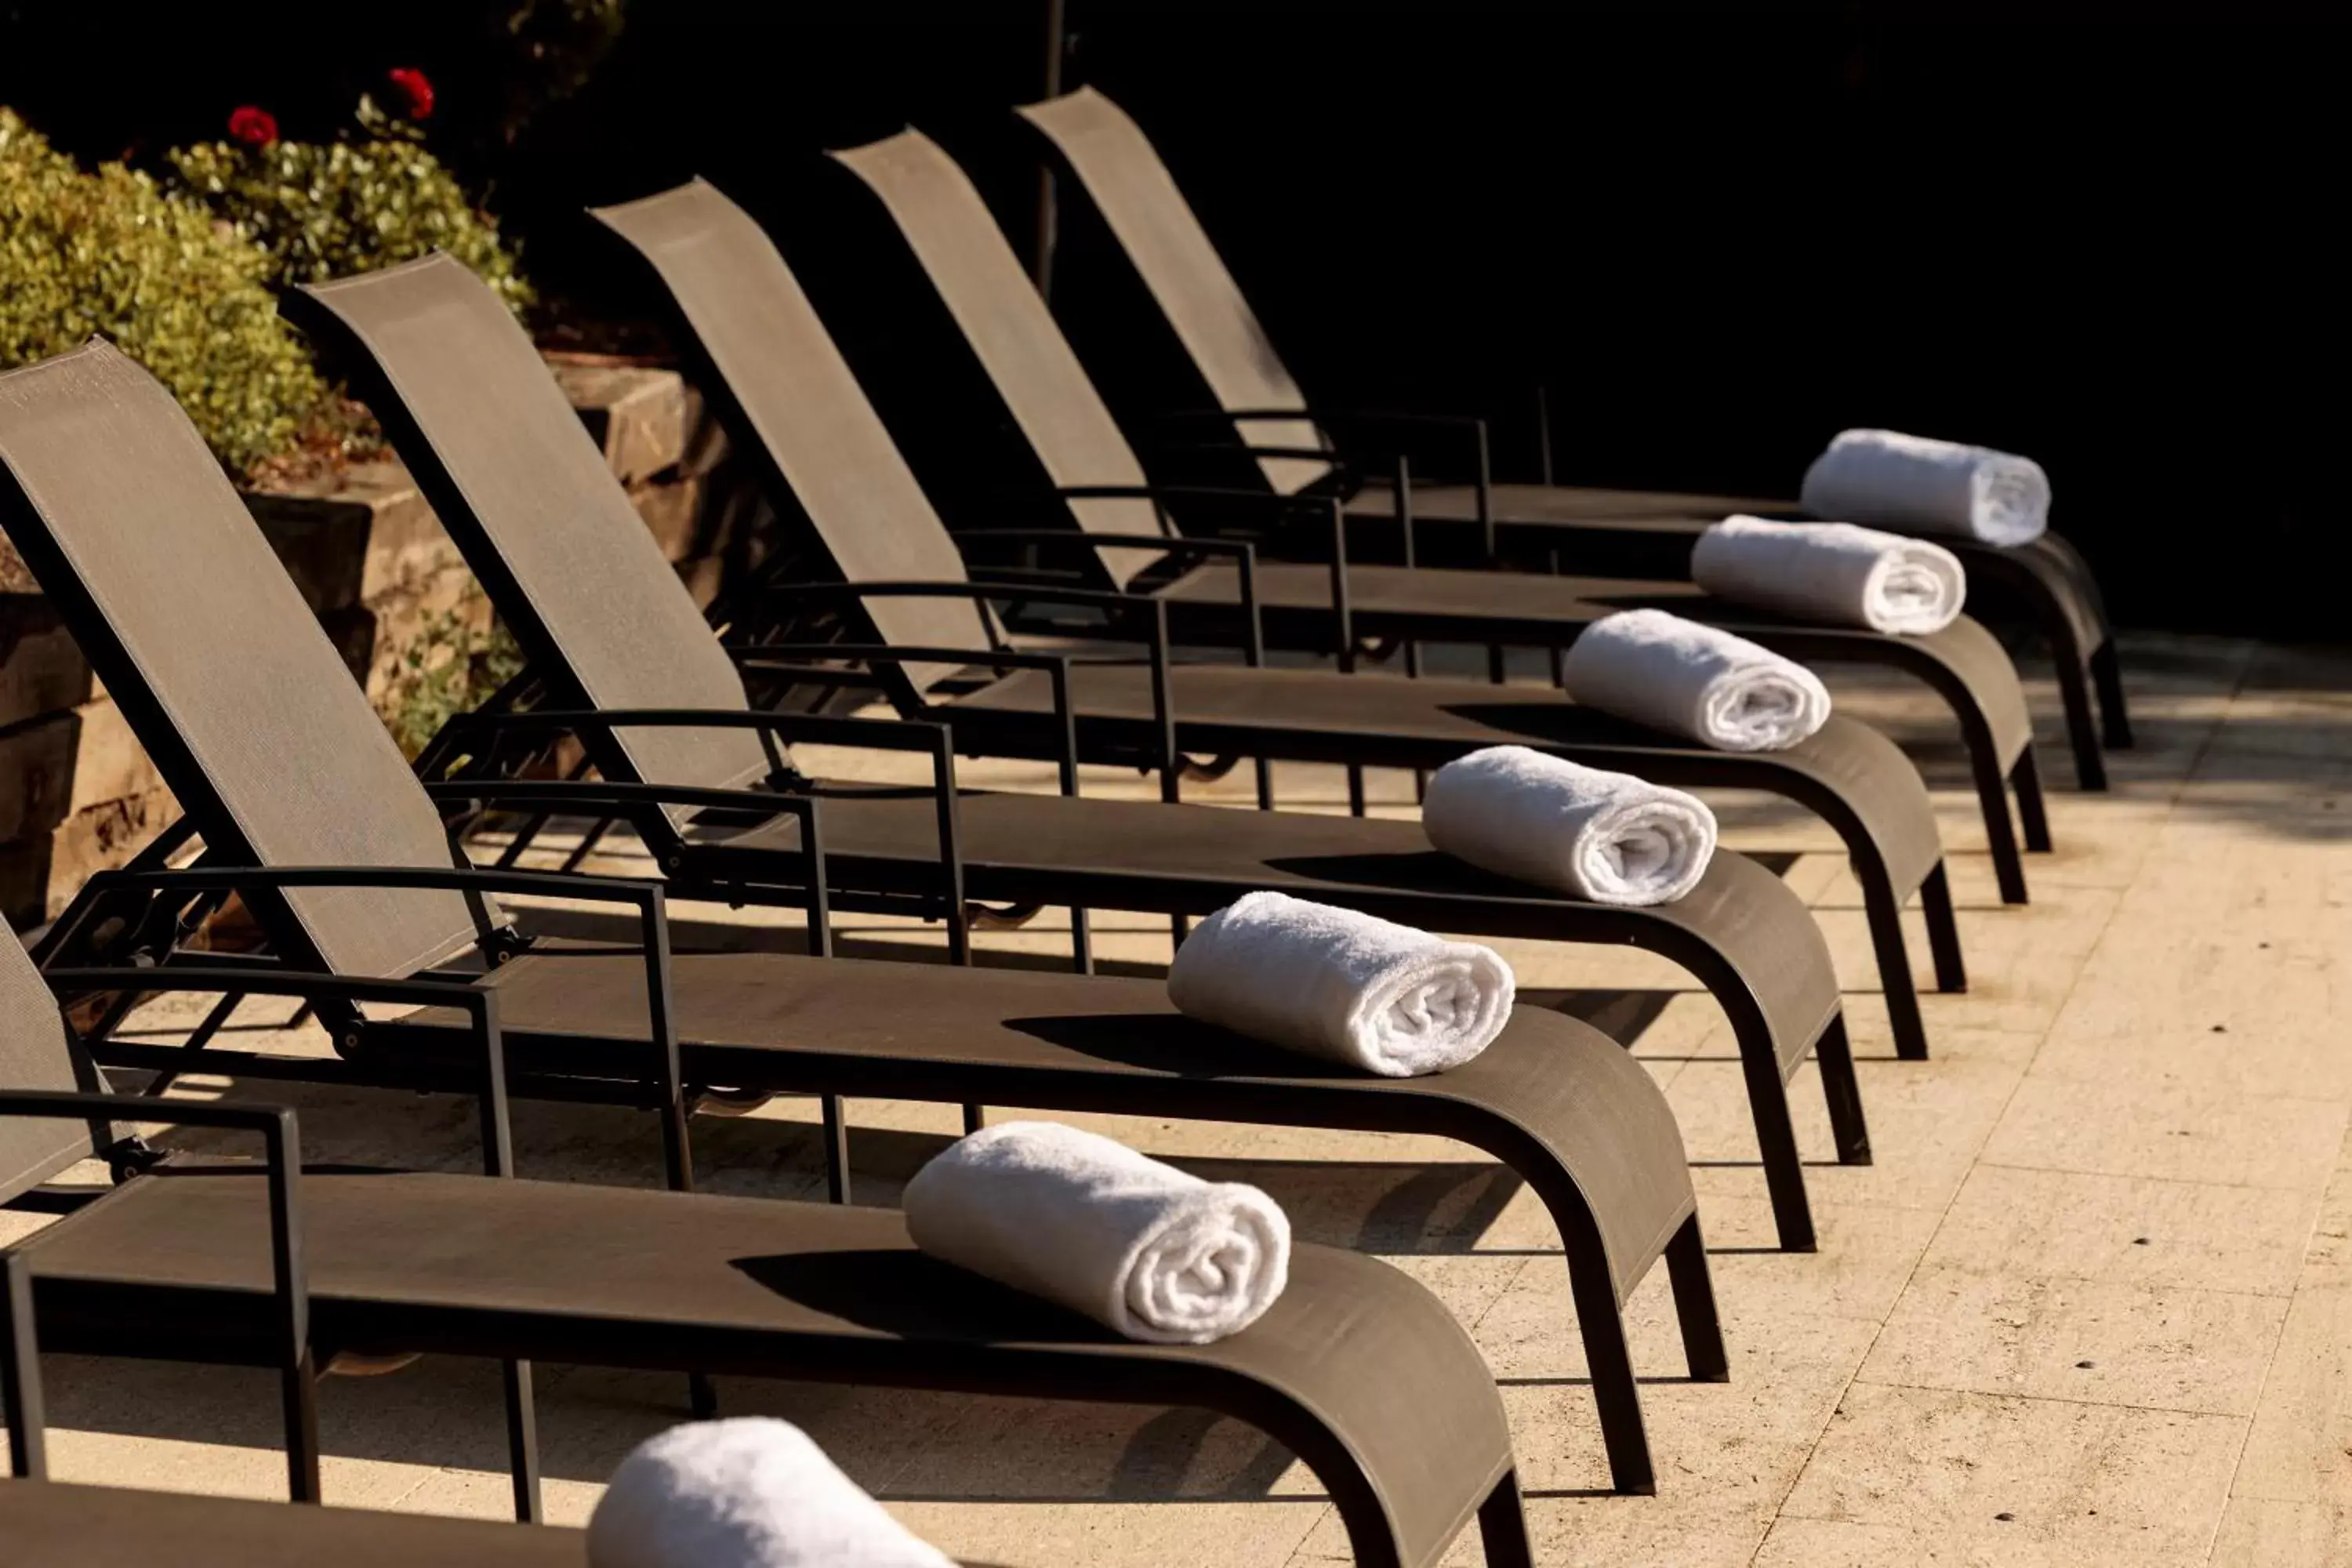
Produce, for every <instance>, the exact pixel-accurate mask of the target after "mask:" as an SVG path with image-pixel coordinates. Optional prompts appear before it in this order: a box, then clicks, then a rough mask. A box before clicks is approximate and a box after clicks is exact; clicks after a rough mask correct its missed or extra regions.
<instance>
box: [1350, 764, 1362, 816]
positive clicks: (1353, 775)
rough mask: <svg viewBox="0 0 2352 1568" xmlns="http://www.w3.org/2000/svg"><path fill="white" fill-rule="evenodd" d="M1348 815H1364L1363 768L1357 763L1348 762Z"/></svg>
mask: <svg viewBox="0 0 2352 1568" xmlns="http://www.w3.org/2000/svg"><path fill="white" fill-rule="evenodd" d="M1348 815H1349V816H1363V815H1364V770H1363V766H1362V764H1361V763H1349V764H1348Z"/></svg>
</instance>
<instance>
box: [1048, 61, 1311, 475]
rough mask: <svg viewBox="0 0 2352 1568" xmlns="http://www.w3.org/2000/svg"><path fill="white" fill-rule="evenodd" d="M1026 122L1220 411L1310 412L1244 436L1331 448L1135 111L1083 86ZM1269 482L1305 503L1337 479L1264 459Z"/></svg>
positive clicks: (1293, 462) (1253, 441) (1250, 426)
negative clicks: (1050, 150)
mask: <svg viewBox="0 0 2352 1568" xmlns="http://www.w3.org/2000/svg"><path fill="white" fill-rule="evenodd" d="M1018 112H1019V114H1020V115H1021V117H1022V118H1023V119H1024V120H1026V121H1029V123H1030V124H1032V125H1034V126H1035V127H1036V128H1037V129H1038V130H1040V131H1042V132H1045V135H1046V137H1047V139H1049V140H1050V141H1051V142H1053V143H1054V145H1055V147H1056V148H1058V149H1060V151H1061V154H1062V156H1063V157H1064V158H1065V159H1066V160H1067V161H1068V163H1069V165H1070V167H1071V169H1072V170H1074V171H1075V172H1076V174H1077V176H1078V183H1079V184H1083V185H1085V186H1086V188H1087V197H1088V198H1089V199H1090V200H1092V201H1093V203H1094V204H1095V210H1096V211H1097V212H1099V213H1101V214H1102V216H1103V221H1104V222H1105V223H1107V224H1108V225H1109V226H1110V231H1111V233H1112V235H1113V236H1115V237H1117V238H1118V243H1119V248H1120V249H1122V250H1124V251H1126V252H1127V258H1128V259H1129V261H1130V262H1132V263H1134V265H1135V270H1136V271H1137V273H1138V274H1139V275H1140V276H1141V277H1142V279H1143V286H1144V287H1145V288H1146V289H1150V290H1151V297H1152V299H1154V300H1157V301H1159V304H1160V310H1161V312H1162V313H1164V314H1165V315H1166V316H1167V318H1168V324H1169V325H1170V326H1171V327H1172V328H1174V329H1175V332H1176V336H1177V339H1178V340H1179V341H1180V342H1182V343H1183V345H1184V352H1185V353H1188V354H1190V355H1191V356H1192V363H1193V364H1194V365H1195V366H1196V367H1198V368H1199V370H1200V373H1201V379H1202V380H1203V381H1205V382H1207V383H1208V384H1209V393H1210V395H1211V396H1213V397H1214V398H1215V399H1216V400H1217V406H1219V407H1220V408H1225V409H1231V410H1234V411H1235V412H1239V411H1241V410H1244V409H1289V408H1296V409H1298V410H1300V411H1301V416H1300V417H1299V418H1297V419H1295V420H1279V419H1277V420H1253V421H1251V422H1249V423H1247V424H1244V425H1238V426H1235V428H1236V429H1237V430H1238V432H1239V433H1240V435H1241V437H1242V439H1243V440H1244V441H1245V442H1247V443H1248V444H1249V445H1251V446H1254V447H1294V448H1303V447H1317V448H1321V447H1327V446H1328V442H1326V441H1325V440H1324V438H1323V432H1322V431H1320V430H1319V429H1318V428H1316V426H1315V424H1314V422H1313V421H1312V420H1310V419H1308V418H1307V417H1306V416H1305V413H1304V411H1305V409H1306V407H1307V395H1306V394H1305V393H1304V392H1302V391H1300V390H1299V386H1298V383H1297V381H1296V380H1294V379H1293V378H1292V376H1291V374H1290V372H1289V371H1288V370H1287V369H1286V367H1285V366H1284V365H1283V363H1282V358H1281V356H1280V355H1278V354H1276V353H1275V352H1274V342H1273V340H1271V339H1270V338H1268V337H1267V336H1266V335H1265V328H1264V327H1262V326H1260V325H1259V324H1258V320H1257V314H1256V312H1255V311H1254V310H1251V309H1250V307H1249V301H1248V300H1245V299H1244V298H1243V297H1242V290H1241V286H1240V285H1239V284H1237V283H1235V282H1234V275H1233V273H1232V272H1230V271H1229V270H1227V269H1226V267H1225V262H1224V258H1223V257H1221V256H1219V255H1218V254H1217V248H1216V247H1215V246H1213V245H1212V244H1210V243H1209V234H1208V231H1207V230H1206V229H1204V228H1202V226H1201V220H1200V218H1199V217H1197V216H1194V214H1193V212H1192V204H1191V203H1190V202H1188V201H1186V200H1185V199H1184V193H1183V192H1181V191H1180V190H1178V189H1177V188H1176V181H1175V179H1174V178H1173V177H1172V176H1171V175H1170V174H1169V173H1168V165H1167V164H1165V163H1161V162H1160V154H1159V153H1158V152H1156V151H1154V150H1153V148H1152V145H1151V143H1150V142H1149V141H1147V140H1146V139H1145V138H1144V134H1143V132H1142V129H1141V128H1140V127H1139V126H1138V125H1137V124H1136V123H1135V121H1132V120H1130V119H1129V118H1128V114H1127V110H1123V109H1121V108H1120V107H1119V106H1118V104H1116V103H1113V102H1112V101H1111V100H1109V99H1108V98H1105V97H1104V96H1103V95H1102V94H1101V93H1098V92H1097V91H1096V90H1095V89H1093V88H1090V87H1082V88H1080V89H1077V90H1076V92H1066V93H1064V94H1063V95H1062V96H1061V97H1059V98H1049V99H1047V100H1045V102H1043V103H1030V104H1024V105H1022V106H1021V107H1020V109H1019V110H1018ZM1258 467H1259V468H1260V469H1261V470H1263V471H1264V473H1265V479H1266V483H1268V484H1270V485H1272V486H1273V487H1274V488H1275V489H1276V491H1278V492H1280V493H1281V494H1283V495H1296V494H1297V493H1298V492H1299V491H1300V490H1303V489H1306V488H1307V486H1308V485H1311V484H1313V483H1314V482H1315V481H1316V480H1318V479H1322V478H1323V477H1325V476H1326V475H1328V473H1329V472H1330V471H1331V466H1330V465H1329V464H1328V463H1325V462H1322V461H1319V460H1318V459H1316V458H1259V459H1258Z"/></svg>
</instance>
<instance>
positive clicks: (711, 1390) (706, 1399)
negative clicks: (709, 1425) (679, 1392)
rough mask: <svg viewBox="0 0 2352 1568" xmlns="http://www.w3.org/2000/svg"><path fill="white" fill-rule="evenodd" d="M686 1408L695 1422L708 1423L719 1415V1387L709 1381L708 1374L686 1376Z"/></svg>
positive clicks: (696, 1373) (698, 1373) (692, 1373)
mask: <svg viewBox="0 0 2352 1568" xmlns="http://www.w3.org/2000/svg"><path fill="white" fill-rule="evenodd" d="M686 1407H687V1409H688V1410H689V1411H691V1412H693V1414H694V1418H695V1419H696V1420H697V1421H709V1420H710V1419H711V1418H713V1417H714V1416H716V1415H718V1414H719V1385H718V1384H715V1383H713V1382H711V1381H710V1374H709V1373H707V1372H689V1373H687V1374H686Z"/></svg>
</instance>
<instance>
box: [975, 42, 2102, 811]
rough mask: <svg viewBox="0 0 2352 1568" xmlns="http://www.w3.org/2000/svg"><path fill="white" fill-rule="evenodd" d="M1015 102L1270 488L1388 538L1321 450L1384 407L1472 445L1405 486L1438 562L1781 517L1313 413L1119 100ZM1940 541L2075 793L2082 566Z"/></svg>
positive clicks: (2058, 551) (1651, 551)
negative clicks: (1982, 598)
mask: <svg viewBox="0 0 2352 1568" xmlns="http://www.w3.org/2000/svg"><path fill="white" fill-rule="evenodd" d="M1018 112H1019V113H1020V114H1021V116H1022V117H1023V118H1024V119H1025V120H1026V121H1028V122H1029V123H1030V124H1032V125H1034V126H1035V127H1036V128H1037V129H1038V130H1039V131H1040V132H1043V133H1044V134H1045V136H1046V138H1047V139H1048V140H1050V141H1051V142H1052V143H1053V145H1054V147H1055V150H1056V151H1057V152H1058V153H1059V154H1060V156H1061V157H1062V159H1063V160H1064V161H1065V162H1066V163H1068V165H1069V166H1070V168H1071V170H1072V171H1073V172H1074V173H1075V174H1076V175H1077V178H1078V181H1079V183H1080V184H1082V185H1084V186H1085V188H1086V191H1087V195H1088V197H1089V198H1090V199H1091V200H1092V201H1093V203H1094V205H1095V208H1096V210H1097V211H1098V212H1099V213H1101V215H1102V216H1103V218H1104V220H1105V222H1106V223H1107V224H1108V226H1109V228H1110V230H1111V233H1112V235H1113V236H1114V237H1116V238H1117V240H1118V244H1119V246H1120V247H1121V248H1122V249H1123V250H1125V251H1126V253H1127V256H1128V259H1129V261H1130V262H1132V263H1133V264H1134V266H1135V268H1136V270H1137V272H1138V273H1139V274H1140V275H1141V277H1142V279H1143V282H1144V285H1145V287H1146V288H1147V289H1149V290H1150V294H1151V297H1152V298H1153V300H1155V301H1157V302H1158V304H1159V306H1160V310H1161V311H1162V312H1163V313H1164V314H1165V315H1166V317H1167V320H1168V324H1169V326H1170V327H1171V329H1172V330H1173V331H1174V332H1175V335H1176V337H1177V338H1178V339H1179V340H1180V341H1181V344H1182V347H1183V349H1184V352H1185V353H1186V354H1187V355H1189V356H1190V358H1191V360H1192V363H1193V365H1194V367H1195V368H1196V369H1197V370H1198V371H1199V373H1200V374H1201V377H1202V381H1203V382H1204V383H1205V384H1206V386H1207V389H1208V392H1209V394H1210V396H1211V399H1212V401H1213V404H1214V405H1216V409H1217V411H1218V412H1219V414H1221V415H1222V416H1223V417H1224V418H1225V419H1228V420H1231V421H1234V424H1235V426H1236V428H1238V429H1240V430H1241V431H1242V432H1243V444H1244V446H1245V447H1252V448H1257V449H1259V450H1258V457H1257V467H1258V469H1259V471H1260V473H1261V474H1262V475H1263V476H1264V478H1265V482H1266V484H1267V485H1268V486H1270V487H1271V488H1272V489H1274V490H1275V491H1276V492H1278V493H1280V494H1284V495H1293V494H1300V493H1307V494H1339V495H1344V496H1345V497H1346V498H1347V504H1348V508H1349V513H1350V515H1351V516H1353V517H1354V518H1356V519H1358V520H1359V521H1361V522H1362V523H1364V524H1367V525H1370V527H1372V528H1377V529H1380V530H1381V531H1384V532H1386V533H1387V534H1389V535H1390V536H1391V537H1393V536H1394V534H1395V532H1396V529H1395V519H1396V515H1397V514H1396V505H1395V500H1394V491H1393V488H1392V487H1391V486H1388V485H1385V484H1382V483H1381V482H1378V481H1376V480H1363V479H1361V478H1360V476H1356V475H1353V474H1351V473H1350V472H1349V470H1348V469H1347V468H1346V466H1345V464H1344V463H1343V461H1342V456H1343V454H1342V453H1341V451H1340V450H1339V449H1338V448H1337V447H1334V446H1333V444H1332V433H1333V430H1334V429H1335V428H1343V427H1344V426H1346V425H1347V424H1348V423H1349V422H1350V420H1356V421H1373V422H1377V421H1379V420H1381V419H1383V418H1389V417H1394V418H1400V419H1408V420H1409V421H1410V422H1411V423H1413V424H1418V425H1421V426H1424V427H1425V431H1424V433H1426V432H1427V431H1438V430H1445V429H1449V428H1451V429H1453V430H1454V432H1455V433H1457V434H1461V435H1466V436H1469V437H1471V438H1472V439H1473V442H1474V457H1475V465H1476V471H1477V480H1476V482H1475V484H1466V485H1463V484H1457V485H1449V486H1444V487H1424V486H1420V485H1415V486H1412V490H1411V510H1410V516H1411V519H1412V523H1413V525H1414V529H1415V531H1417V532H1423V533H1426V534H1427V535H1428V537H1429V542H1430V543H1431V544H1433V545H1434V546H1435V547H1436V553H1437V554H1438V555H1439V556H1440V557H1441V558H1443V559H1446V560H1450V561H1466V562H1469V563H1474V564H1479V565H1486V564H1491V563H1496V562H1497V561H1505V560H1516V561H1518V562H1520V563H1530V564H1537V565H1541V564H1544V563H1548V562H1549V563H1555V564H1557V563H1560V562H1563V561H1565V562H1567V563H1571V569H1576V568H1581V569H1582V570H1585V571H1597V572H1606V573H1610V574H1620V575H1623V574H1633V575H1636V576H1643V577H1657V578H1683V577H1686V576H1687V575H1688V568H1689V560H1690V547H1691V544H1692V543H1693V542H1694V541H1696V538H1697V536H1698V534H1699V533H1700V532H1701V531H1703V530H1704V529H1705V528H1706V524H1707V523H1709V522H1713V521H1716V520H1717V519H1719V518H1721V517H1723V516H1724V515H1725V514H1726V513H1727V512H1732V511H1750V512H1758V513H1761V514H1764V515H1767V516H1772V515H1789V514H1792V513H1794V512H1795V510H1796V508H1795V506H1794V503H1792V502H1790V501H1786V500H1779V501H1769V500H1768V501H1758V500H1743V499H1739V498H1736V497H1728V496H1698V495H1675V494H1666V493H1658V492H1645V491H1633V490H1610V489H1582V488H1578V487H1572V486H1556V485H1553V484H1552V483H1550V476H1549V473H1547V474H1546V475H1545V482H1544V483H1542V484H1538V485H1523V484H1514V485H1497V484H1494V483H1491V482H1490V481H1489V479H1488V477H1487V458H1486V426H1485V425H1484V424H1483V422H1481V421H1478V420H1475V419H1452V420H1447V419H1441V418H1434V417H1431V416H1419V417H1417V418H1416V417H1412V416H1349V415H1345V414H1334V413H1327V412H1324V411H1321V410H1318V409H1315V408H1313V407H1312V406H1311V405H1309V404H1308V403H1307V397H1306V395H1305V394H1304V393H1303V392H1301V391H1300V390H1299V386H1298V383H1297V381H1296V380H1294V379H1293V378H1292V376H1291V374H1290V372H1289V370H1288V369H1287V368H1286V367H1285V366H1284V364H1283V363H1282V361H1281V359H1280V357H1279V356H1278V355H1277V354H1276V353H1275V350H1274V344H1273V342H1272V341H1271V340H1270V339H1268V337H1267V336H1266V333H1265V328H1264V327H1263V326H1262V325H1260V324H1259V321H1258V320H1257V317H1256V315H1255V313H1254V312H1253V311H1252V310H1250V308H1249V303H1248V301H1247V300H1245V299H1244V297H1243V295H1242V292H1241V289H1240V288H1239V287H1238V285H1236V284H1235V283H1234V279H1233V275H1232V274H1231V273H1230V272H1228V271H1227V270H1226V268H1225V265H1224V262H1223V259H1222V258H1219V256H1218V255H1217V252H1216V249H1215V247H1213V245H1212V244H1211V242H1210V239H1209V237H1208V235H1207V233H1206V232H1205V231H1204V230H1203V229H1202V227H1201V223H1200V219H1199V218H1198V217H1197V216H1195V215H1194V214H1193V212H1192V206H1191V205H1190V204H1189V203H1187V202H1186V201H1185V199H1184V195H1183V193H1182V192H1181V191H1180V190H1178V189H1177V186H1176V183H1175V181H1174V180H1173V179H1172V178H1171V177H1170V175H1169V173H1168V168H1167V166H1166V165H1165V164H1164V163H1161V162H1160V155H1159V153H1157V152H1156V151H1154V150H1153V148H1152V146H1151V143H1150V142H1149V141H1148V140H1147V139H1146V138H1145V137H1144V134H1143V132H1142V131H1141V130H1140V129H1139V127H1138V126H1137V125H1136V123H1135V121H1133V120H1132V119H1130V118H1129V116H1128V114H1127V113H1126V111H1125V110H1122V109H1120V108H1119V107H1118V105H1117V104H1116V103H1113V102H1112V101H1111V100H1109V99H1108V98H1106V97H1104V96H1103V95H1102V94H1101V93H1099V92H1097V91H1096V90H1095V89H1092V88H1080V89H1077V90H1076V91H1075V92H1070V93H1066V94H1064V95H1063V96H1062V97H1060V98H1056V99H1052V100H1047V101H1045V102H1044V103H1033V104H1029V105H1026V106H1024V107H1023V108H1022V109H1020V110H1019V111H1018ZM1548 449H1549V447H1548V444H1547V450H1548ZM1359 483H1361V489H1358V488H1357V486H1358V485H1359ZM1937 543H1939V544H1943V545H1945V546H1946V547H1947V548H1948V549H1950V550H1952V551H1953V552H1956V553H1957V554H1958V555H1959V557H1960V558H1961V560H1962V561H1963V562H1965V563H1967V566H1968V569H1969V580H1970V584H1971V586H1976V585H1979V584H1980V585H1982V586H1985V587H1990V588H1992V589H1993V590H1994V591H1995V592H1996V593H1998V594H2001V595H2006V596H2008V597H2009V598H2010V599H2011V601H2013V602H2019V603H2021V604H2022V605H2024V606H2026V608H2027V610H2028V612H2029V614H2030V615H2031V616H2032V620H2033V622H2034V623H2035V625H2036V626H2037V627H2038V629H2040V630H2041V631H2042V633H2043V635H2044V636H2045V637H2047V638H2048V640H2049V642H2050V645H2051V647H2052V649H2053V652H2054V653H2055V655H2056V657H2057V665H2058V684H2059V691H2060V693H2061V695H2062V697H2063V700H2064V703H2065V710H2066V725H2067V731H2068V735H2069V737H2070V739H2071V741H2072V742H2073V746H2074V766H2075V773H2076V777H2077V779H2078V780H2079V782H2080V783H2081V784H2082V786H2083V787H2084V789H2104V788H2105V787H2106V765H2105V761H2104V759H2103V758H2102V757H2101V754H2100V751H2099V742H2100V736H2099V734H2098V731H2097V729H2096V727H2095V725H2094V724H2093V721H2092V716H2091V701H2092V692H2093V690H2094V689H2095V690H2096V692H2097V696H2098V703H2099V709H2100V710H2101V712H2102V713H2103V714H2104V717H2105V738H2106V743H2107V744H2108V745H2110V746H2117V747H2124V746H2129V745H2130V744H2131V725H2130V721H2129V719H2128V717H2127V716H2126V713H2125V711H2124V697H2123V686H2122V682H2121V679H2120V676H2119V674H2118V672H2117V668H2116V650H2115V642H2114V638H2113V637H2112V635H2111V634H2110V632H2109V630H2108V626H2107V618H2106V607H2105V604H2104V603H2103V601H2102V600H2101V598H2100V595H2099V589H2098V584H2096V582H2095V581H2094V580H2093V578H2092V576H2091V571H2090V568H2089V566H2088V564H2087V563H2084V560H2083V558H2082V556H2081V554H2080V553H2079V552H2076V551H2075V549H2074V547H2073V546H2072V545H2070V544H2068V543H2067V542H2065V541H2064V540H2063V539H2062V538H2060V537H2059V536H2058V535H2056V534H2054V533H2045V534H2043V535H2042V537H2041V538H2040V539H2038V540H2035V541H2034V542H2032V543H2030V544H2024V545H2009V546H2004V545H1994V544H1988V543H1983V542H1977V541H1972V540H1966V539H1946V538H1940V537H1939V538H1938V539H1937Z"/></svg>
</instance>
